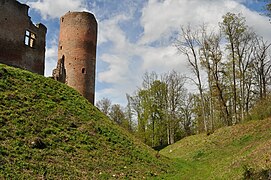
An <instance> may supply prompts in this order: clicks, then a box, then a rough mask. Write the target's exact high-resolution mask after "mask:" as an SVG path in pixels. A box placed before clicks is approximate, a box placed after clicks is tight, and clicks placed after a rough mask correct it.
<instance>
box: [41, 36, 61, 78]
mask: <svg viewBox="0 0 271 180" xmlns="http://www.w3.org/2000/svg"><path fill="white" fill-rule="evenodd" d="M57 39H58V38H57V37H54V38H52V39H51V40H50V46H49V47H46V51H45V74H44V75H45V76H46V77H48V76H52V70H53V69H55V68H56V64H57V53H58V52H57V50H58V48H57V47H58V44H57Z"/></svg>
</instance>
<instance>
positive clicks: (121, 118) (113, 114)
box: [109, 104, 129, 129]
mask: <svg viewBox="0 0 271 180" xmlns="http://www.w3.org/2000/svg"><path fill="white" fill-rule="evenodd" d="M109 117H110V119H112V120H113V121H114V122H116V123H117V124H118V125H120V126H122V127H123V128H125V129H129V122H128V120H127V119H126V117H125V113H124V111H123V109H122V107H121V106H120V105H119V104H113V105H112V107H111V110H110V113H109Z"/></svg>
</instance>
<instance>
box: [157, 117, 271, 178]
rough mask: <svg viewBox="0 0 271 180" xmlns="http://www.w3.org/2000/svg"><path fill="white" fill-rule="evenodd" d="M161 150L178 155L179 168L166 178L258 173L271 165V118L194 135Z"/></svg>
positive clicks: (230, 176) (231, 175) (240, 176)
mask: <svg viewBox="0 0 271 180" xmlns="http://www.w3.org/2000/svg"><path fill="white" fill-rule="evenodd" d="M161 154H163V155H165V156H167V157H169V158H172V159H175V166H176V168H177V169H179V171H178V173H175V174H174V173H173V174H167V175H165V176H162V177H163V178H165V179H243V178H244V173H245V172H248V171H253V173H254V174H256V175H257V174H260V173H262V172H265V171H267V170H270V168H271V119H266V120H262V121H251V122H248V123H245V124H241V125H236V126H232V127H225V128H221V129H219V130H217V131H215V132H214V133H213V134H211V135H209V136H207V135H205V134H200V135H195V136H190V137H187V138H184V139H183V140H181V141H179V142H177V143H175V144H173V145H171V146H168V147H167V148H165V149H163V150H162V151H161ZM256 175H254V177H260V176H256ZM162 177H160V178H162ZM251 179H253V178H251ZM254 179H258V178H254Z"/></svg>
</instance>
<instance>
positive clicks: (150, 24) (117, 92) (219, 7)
mask: <svg viewBox="0 0 271 180" xmlns="http://www.w3.org/2000/svg"><path fill="white" fill-rule="evenodd" d="M144 5H145V6H144V7H143V8H142V9H141V10H139V11H140V12H141V16H140V18H139V19H137V21H139V25H141V26H142V32H140V34H133V35H132V36H140V38H139V40H138V41H136V42H131V41H130V39H131V38H129V36H131V35H130V34H127V32H126V29H124V28H123V27H122V26H121V25H122V24H124V23H126V24H127V23H128V24H129V23H136V22H134V21H135V18H134V16H135V14H133V13H136V12H133V13H132V14H127V13H126V14H125V15H124V14H123V13H121V12H120V13H119V14H116V15H115V16H112V17H111V18H109V19H106V20H102V21H100V23H99V27H100V31H99V46H100V48H101V47H103V45H105V44H110V45H108V46H105V47H103V48H106V51H103V52H102V54H100V55H99V56H100V57H98V60H100V61H102V63H101V64H102V65H101V66H103V67H104V68H102V70H98V81H99V82H100V83H105V84H110V85H109V86H106V87H105V88H103V89H101V90H99V91H98V92H97V99H99V98H102V97H108V98H110V99H111V100H112V101H113V102H117V103H121V104H125V102H126V100H125V93H129V94H132V92H133V91H134V90H136V89H137V87H138V86H140V83H141V81H142V75H143V73H144V72H145V71H156V72H157V73H165V72H168V71H170V70H173V69H174V70H176V71H178V72H180V73H182V74H189V73H190V71H189V68H188V65H187V62H186V59H185V57H184V56H182V55H180V54H179V53H178V51H177V50H176V48H175V47H174V46H172V41H170V40H171V38H173V37H172V36H174V35H176V32H177V31H179V30H180V26H181V25H184V26H186V25H188V24H191V25H192V27H193V26H194V25H201V24H202V23H206V24H207V25H208V26H210V27H211V28H212V29H215V28H216V29H218V22H220V21H221V20H222V16H223V15H225V14H226V13H227V12H234V13H242V14H243V15H244V16H245V17H246V18H247V23H248V25H249V26H252V25H253V26H254V27H255V28H256V29H255V30H256V31H257V32H262V33H263V34H264V33H265V34H266V36H268V35H267V31H265V29H266V26H268V19H267V18H266V17H263V16H260V15H259V14H258V13H257V12H253V11H251V10H249V9H248V8H246V7H245V6H244V5H243V4H241V3H240V2H239V1H237V0H236V1H234V0H216V1H213V0H200V1H199V0H179V1H176V0H149V1H148V2H147V3H146V4H144ZM248 17H249V18H248Z"/></svg>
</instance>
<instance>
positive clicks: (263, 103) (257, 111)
mask: <svg viewBox="0 0 271 180" xmlns="http://www.w3.org/2000/svg"><path fill="white" fill-rule="evenodd" d="M270 102H271V96H267V97H266V98H265V99H262V100H260V101H258V102H257V103H256V104H255V106H254V107H253V108H252V110H251V111H250V113H249V115H248V116H247V118H246V119H247V120H262V119H265V118H269V117H271V103H270Z"/></svg>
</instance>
